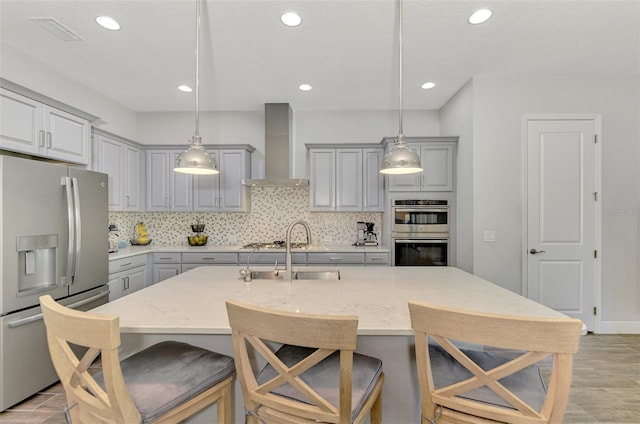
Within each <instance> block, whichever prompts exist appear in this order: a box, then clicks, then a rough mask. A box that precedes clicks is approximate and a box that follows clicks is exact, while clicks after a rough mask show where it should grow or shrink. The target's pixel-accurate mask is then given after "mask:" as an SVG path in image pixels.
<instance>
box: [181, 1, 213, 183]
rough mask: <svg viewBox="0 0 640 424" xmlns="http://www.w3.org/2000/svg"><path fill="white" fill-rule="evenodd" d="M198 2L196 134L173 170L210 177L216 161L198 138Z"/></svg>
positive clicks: (197, 12)
mask: <svg viewBox="0 0 640 424" xmlns="http://www.w3.org/2000/svg"><path fill="white" fill-rule="evenodd" d="M200 1H201V0H196V134H195V135H194V136H193V138H192V140H191V145H190V146H189V148H188V149H187V150H185V151H184V152H182V153H180V154H179V155H178V157H177V158H176V163H175V166H174V167H173V170H174V171H175V172H181V173H183V174H197V175H212V174H218V173H220V171H218V166H217V164H216V160H215V158H214V157H213V156H211V155H210V154H209V153H207V151H206V150H205V149H204V147H203V146H202V137H200V103H199V101H200V80H199V72H198V63H199V58H200V57H199V53H200Z"/></svg>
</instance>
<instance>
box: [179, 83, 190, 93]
mask: <svg viewBox="0 0 640 424" xmlns="http://www.w3.org/2000/svg"><path fill="white" fill-rule="evenodd" d="M178 90H180V91H184V92H185V93H191V92H192V91H193V89H192V88H191V87H189V86H188V85H179V86H178Z"/></svg>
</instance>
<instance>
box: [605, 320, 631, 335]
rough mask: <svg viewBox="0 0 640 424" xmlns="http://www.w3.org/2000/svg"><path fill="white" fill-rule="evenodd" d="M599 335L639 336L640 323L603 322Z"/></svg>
mask: <svg viewBox="0 0 640 424" xmlns="http://www.w3.org/2000/svg"><path fill="white" fill-rule="evenodd" d="M598 333H599V334H640V321H603V322H601V323H600V331H598Z"/></svg>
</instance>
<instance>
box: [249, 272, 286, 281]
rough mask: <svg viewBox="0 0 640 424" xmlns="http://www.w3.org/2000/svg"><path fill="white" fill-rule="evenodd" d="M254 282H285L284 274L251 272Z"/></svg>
mask: <svg viewBox="0 0 640 424" xmlns="http://www.w3.org/2000/svg"><path fill="white" fill-rule="evenodd" d="M251 279H252V280H283V279H284V276H283V275H282V274H280V275H278V274H276V271H251Z"/></svg>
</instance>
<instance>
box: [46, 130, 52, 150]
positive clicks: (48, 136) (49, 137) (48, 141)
mask: <svg viewBox="0 0 640 424" xmlns="http://www.w3.org/2000/svg"><path fill="white" fill-rule="evenodd" d="M52 139H53V135H51V132H47V149H50V148H51V146H52V145H53V141H52Z"/></svg>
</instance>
